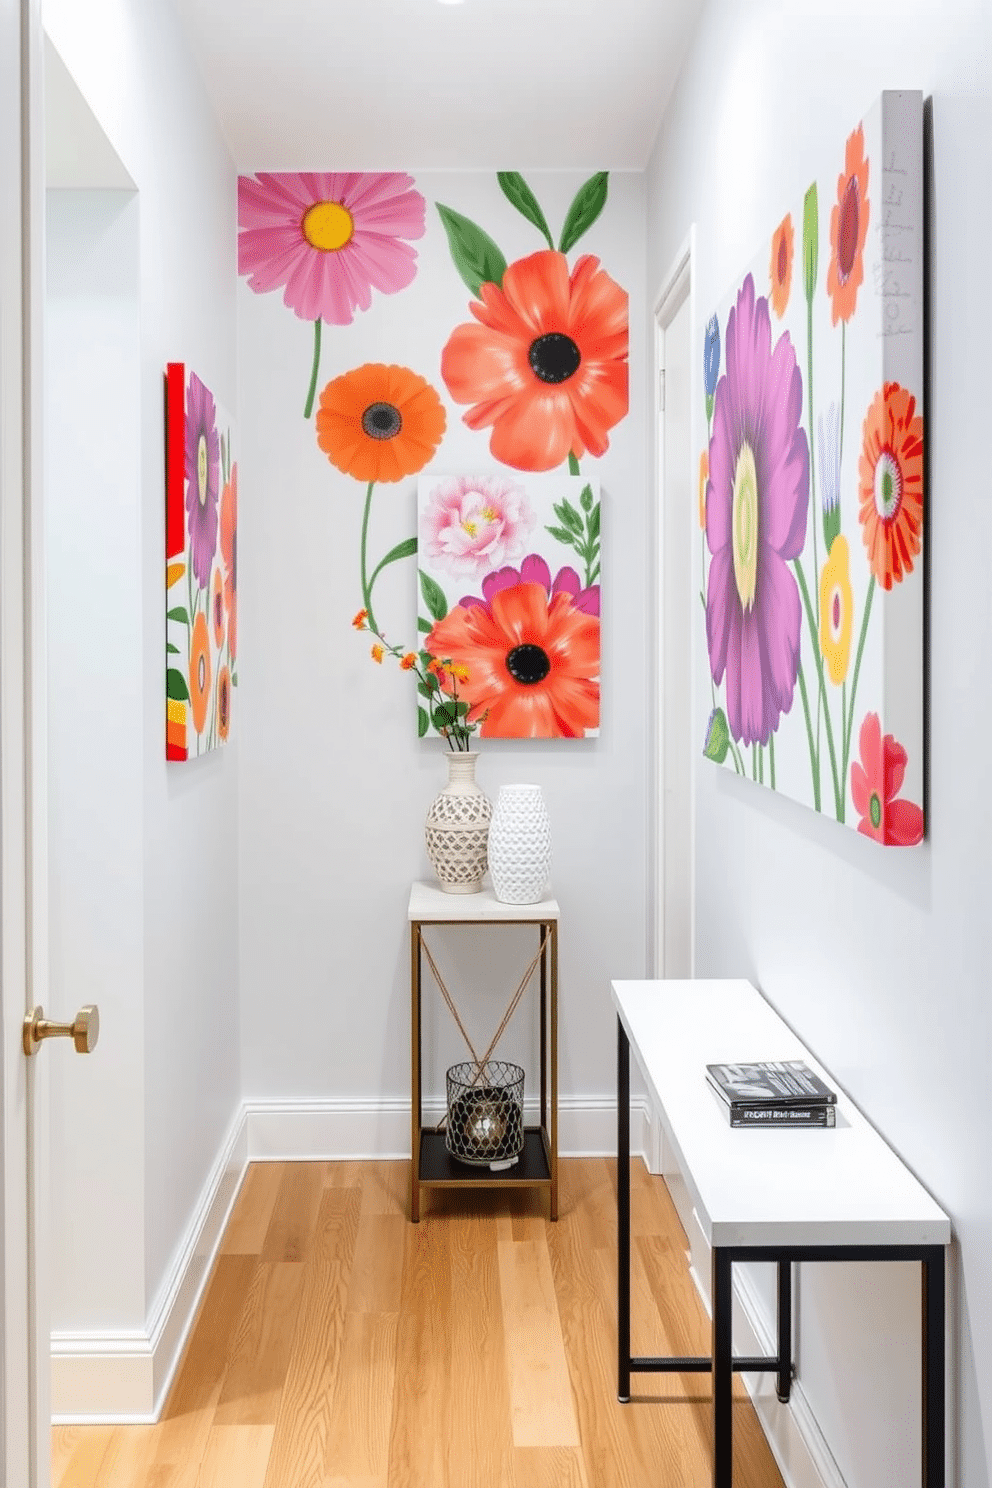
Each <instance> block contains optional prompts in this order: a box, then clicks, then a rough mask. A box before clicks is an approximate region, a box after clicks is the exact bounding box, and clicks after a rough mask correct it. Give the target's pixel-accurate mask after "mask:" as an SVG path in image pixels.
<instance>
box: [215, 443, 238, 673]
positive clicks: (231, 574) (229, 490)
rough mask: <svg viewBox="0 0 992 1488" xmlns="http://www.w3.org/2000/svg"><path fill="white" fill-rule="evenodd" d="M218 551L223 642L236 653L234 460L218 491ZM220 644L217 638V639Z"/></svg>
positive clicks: (235, 475) (236, 502) (236, 594)
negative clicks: (221, 568)
mask: <svg viewBox="0 0 992 1488" xmlns="http://www.w3.org/2000/svg"><path fill="white" fill-rule="evenodd" d="M220 552H221V557H222V558H223V560H224V603H225V604H226V606H227V644H228V647H229V649H230V652H231V655H232V656H237V654H238V464H237V461H235V462H234V464H233V465H232V466H231V479H230V480H229V481H228V483H227V485H226V486H225V487H224V489H223V491H222V492H221V495H220ZM217 644H218V645H220V642H219V641H218V643H217Z"/></svg>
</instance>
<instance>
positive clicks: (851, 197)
mask: <svg viewBox="0 0 992 1488" xmlns="http://www.w3.org/2000/svg"><path fill="white" fill-rule="evenodd" d="M869 211H870V204H869V201H868V162H867V160H866V159H865V132H864V130H863V129H862V127H861V125H860V124H859V125H858V127H857V129H855V130H854V132H853V134H851V135H850V136H849V137H848V141H847V149H846V151H845V155H844V169H843V171H842V172H841V174H840V175H839V176H838V177H837V205H836V206H835V207H834V209H833V211H832V212H831V213H830V267H829V269H828V270H827V293H828V294H829V295H830V298H831V300H832V301H833V305H832V309H831V315H832V318H833V323H834V325H836V324H837V322H838V321H839V320H850V318H851V316H852V315H853V314H854V311H855V308H856V306H857V303H858V289H859V288H860V286H861V284H862V282H863V280H864V277H865V269H864V248H865V241H866V239H867V237H868V217H869Z"/></svg>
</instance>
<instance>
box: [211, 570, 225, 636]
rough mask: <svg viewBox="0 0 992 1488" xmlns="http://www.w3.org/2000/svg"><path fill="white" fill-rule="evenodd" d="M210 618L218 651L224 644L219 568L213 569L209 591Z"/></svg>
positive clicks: (221, 588)
mask: <svg viewBox="0 0 992 1488" xmlns="http://www.w3.org/2000/svg"><path fill="white" fill-rule="evenodd" d="M210 620H211V623H212V624H213V628H214V644H215V645H216V647H217V649H218V651H219V650H220V648H221V646H223V644H224V580H223V579H222V578H221V576H220V569H219V568H215V569H214V581H213V585H212V587H211V591H210Z"/></svg>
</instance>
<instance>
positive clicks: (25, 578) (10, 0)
mask: <svg viewBox="0 0 992 1488" xmlns="http://www.w3.org/2000/svg"><path fill="white" fill-rule="evenodd" d="M40 58H41V26H40V18H39V11H38V0H0V253H2V257H0V1013H2V1022H0V1121H2V1125H0V1206H2V1216H0V1219H2V1229H0V1244H2V1291H0V1305H2V1315H3V1322H2V1327H0V1471H2V1474H3V1482H4V1483H5V1484H6V1485H7V1488H22V1485H24V1488H48V1484H49V1480H50V1471H51V1469H50V1458H49V1411H48V1374H49V1343H48V1329H47V1313H46V1309H45V1307H44V1278H43V1274H42V1269H43V1268H41V1267H40V1266H39V1265H38V1258H37V1256H36V1254H35V1240H34V1236H35V1233H36V1226H37V1222H38V1221H39V1220H41V1224H42V1226H43V1216H42V1215H40V1214H39V1205H40V1196H41V1195H42V1194H43V1193H44V1187H45V1184H44V1180H45V1152H44V1143H45V1138H46V1135H47V1133H46V1132H45V1130H44V1129H43V1128H44V1123H42V1124H41V1129H39V1128H38V1127H36V1124H35V1121H34V1113H35V1108H36V1106H38V1105H39V1099H38V1090H37V1084H38V1076H39V1068H38V1066H39V1061H38V1060H37V1059H30V1060H29V1059H27V1058H26V1057H25V1055H24V1052H23V1049H22V1046H21V1026H22V1023H23V1019H24V1014H25V1012H26V1010H27V1008H28V1007H29V1006H31V1005H33V1004H34V1003H35V1002H36V1001H40V1000H43V998H42V995H41V993H42V992H43V984H44V974H45V970H44V956H43V954H39V953H40V950H41V947H42V945H43V937H42V936H41V934H40V931H39V926H40V925H42V924H43V921H44V896H43V894H42V896H41V899H40V900H39V897H38V894H37V892H36V884H37V883H38V881H39V879H40V875H39V871H38V864H37V862H36V860H35V856H34V854H33V851H32V843H33V842H34V841H35V840H36V839H35V834H36V832H37V829H38V823H37V819H36V811H37V809H39V807H40V809H41V810H42V812H43V810H44V793H45V777H44V771H43V769H42V770H40V771H39V768H38V765H39V761H40V762H41V764H42V765H43V763H44V755H43V744H44V739H43V734H44V719H43V714H42V716H41V719H40V720H39V722H38V724H37V726H35V724H34V721H33V716H34V707H33V700H34V698H35V697H36V696H37V697H43V696H44V666H43V660H44V657H43V649H42V650H41V651H40V652H39V651H37V650H36V645H37V644H38V642H39V640H40V638H39V637H38V636H37V634H36V631H35V628H34V626H33V624H32V615H33V614H37V613H40V610H39V608H38V606H39V601H40V596H39V595H38V593H37V587H36V586H35V585H33V583H32V570H33V566H34V561H35V555H36V552H37V550H36V548H34V547H33V545H32V528H33V527H34V526H35V523H36V520H37V514H36V508H35V504H34V502H33V499H32V493H33V491H34V490H35V489H36V488H37V486H38V485H40V470H39V458H38V451H39V448H40V441H39V438H38V434H39V429H38V421H39V414H40V396H39V386H40V365H39V362H38V358H37V357H36V355H35V351H36V348H37V347H38V345H39V344H40V336H39V331H40V294H41V270H42V264H41V227H40V211H41V207H42V203H43V197H42V190H41V188H40V186H39V182H40V180H41V158H40V157H41V129H40V127H39V119H40V91H36V83H37V80H38V79H39V77H40ZM39 662H40V663H41V664H40V665H39ZM33 783H36V784H37V787H38V788H37V790H36V791H34V792H32V785H33ZM41 840H43V839H41ZM40 1073H41V1078H42V1080H43V1079H44V1071H43V1069H41V1071H40ZM43 1318H44V1319H46V1325H45V1326H44V1327H42V1326H41V1320H42V1319H43Z"/></svg>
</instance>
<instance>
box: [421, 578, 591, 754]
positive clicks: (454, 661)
mask: <svg viewBox="0 0 992 1488" xmlns="http://www.w3.org/2000/svg"><path fill="white" fill-rule="evenodd" d="M573 598H574V596H573V595H571V594H569V593H568V592H565V591H562V592H559V593H557V594H553V595H551V596H550V597H549V595H548V591H547V589H546V588H545V587H544V585H543V584H531V583H519V584H514V585H512V586H511V587H510V588H508V589H501V590H499V591H498V592H497V593H494V594H493V595H492V596H491V598H490V599H489V601H488V603H485V604H483V603H481V602H480V601H479V600H476V601H475V602H474V603H472V604H468V605H455V607H454V608H453V609H452V610H449V612H448V614H447V615H446V616H445V618H444V619H443V620H439V621H438V623H437V624H436V625H435V626H434V629H433V630H432V631H431V633H430V635H429V636H428V637H427V641H426V643H425V644H426V645H427V647H428V648H429V649H430V650H431V651H436V652H438V653H439V654H440V655H442V656H445V657H447V658H448V659H449V662H450V664H451V670H452V671H455V670H456V669H458V670H459V674H460V675H462V676H463V679H464V680H463V682H462V685H461V687H460V688H459V692H458V696H459V697H460V698H461V699H462V701H464V702H466V703H468V705H469V711H468V715H467V722H469V723H475V722H477V721H478V720H479V719H482V720H483V722H482V726H481V728H480V730H479V732H480V734H481V735H482V737H483V738H504V739H561V738H565V739H573V738H581V737H582V735H583V734H584V733H585V731H586V729H589V728H596V727H597V726H598V724H599V616H598V615H590V614H588V613H586V612H585V611H583V610H580V609H578V608H576V606H575V604H574V603H573Z"/></svg>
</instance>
